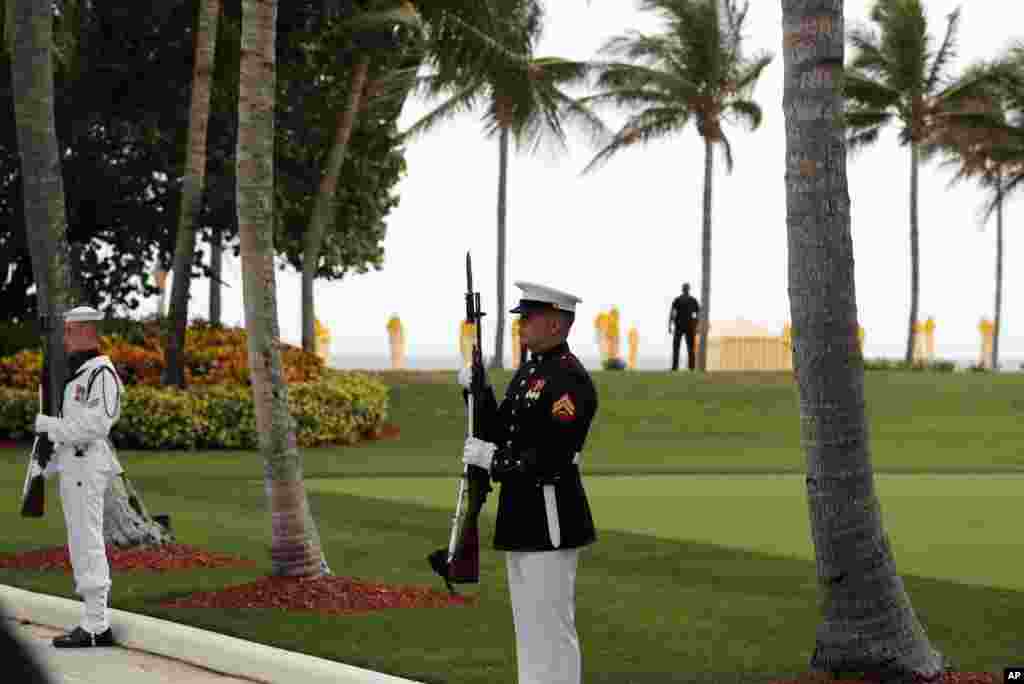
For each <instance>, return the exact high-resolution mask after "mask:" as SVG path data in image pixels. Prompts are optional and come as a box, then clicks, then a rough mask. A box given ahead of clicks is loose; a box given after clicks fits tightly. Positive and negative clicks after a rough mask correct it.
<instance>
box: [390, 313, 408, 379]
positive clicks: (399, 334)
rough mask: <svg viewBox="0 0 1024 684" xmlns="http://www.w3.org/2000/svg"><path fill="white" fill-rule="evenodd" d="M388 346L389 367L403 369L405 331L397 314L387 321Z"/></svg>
mask: <svg viewBox="0 0 1024 684" xmlns="http://www.w3.org/2000/svg"><path fill="white" fill-rule="evenodd" d="M387 328H388V344H389V346H390V347H391V367H392V368H393V369H396V370H397V369H399V368H405V331H404V330H403V329H402V321H401V319H399V318H398V314H395V315H393V316H392V317H391V318H390V319H388V325H387Z"/></svg>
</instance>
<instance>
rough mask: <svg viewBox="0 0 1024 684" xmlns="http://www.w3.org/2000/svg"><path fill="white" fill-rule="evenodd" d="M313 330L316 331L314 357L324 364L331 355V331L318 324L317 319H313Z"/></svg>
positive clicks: (318, 320)
mask: <svg viewBox="0 0 1024 684" xmlns="http://www.w3.org/2000/svg"><path fill="white" fill-rule="evenodd" d="M313 328H314V329H315V330H316V342H315V346H316V355H317V356H319V357H320V358H321V359H322V360H323V361H324V362H325V363H326V362H327V357H328V356H329V355H330V353H331V331H330V330H328V329H327V326H326V325H323V324H322V323H321V322H320V319H319V318H314V319H313Z"/></svg>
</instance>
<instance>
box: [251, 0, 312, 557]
mask: <svg viewBox="0 0 1024 684" xmlns="http://www.w3.org/2000/svg"><path fill="white" fill-rule="evenodd" d="M276 22H277V0H243V1H242V55H241V60H240V68H239V70H240V75H239V98H238V149H237V160H238V162H237V163H238V172H237V174H236V182H237V184H238V189H237V194H238V200H237V201H238V230H239V234H240V237H241V242H242V245H241V256H242V297H243V299H244V301H245V325H246V331H247V332H248V346H249V368H250V370H251V377H252V395H253V403H254V405H255V408H256V424H257V428H258V429H259V434H260V452H261V454H262V456H263V461H264V482H265V487H266V492H267V499H268V504H269V505H268V508H269V510H270V516H271V542H270V559H271V564H272V571H273V574H275V575H289V576H314V575H317V574H320V573H321V572H322V565H323V564H322V554H321V550H320V539H319V535H318V534H317V530H316V523H315V522H314V521H313V516H312V514H311V512H310V509H309V501H308V499H307V497H306V488H305V484H304V482H303V475H302V458H301V455H300V454H299V451H298V447H297V445H296V439H295V422H294V420H293V419H292V415H291V413H290V412H289V410H288V385H287V383H286V382H285V380H284V375H283V373H282V368H281V348H280V331H279V329H278V322H277V283H276V280H275V268H274V229H273V228H274V98H275V92H276V91H275V87H276V83H275V81H276V64H275V52H274V44H275V38H276Z"/></svg>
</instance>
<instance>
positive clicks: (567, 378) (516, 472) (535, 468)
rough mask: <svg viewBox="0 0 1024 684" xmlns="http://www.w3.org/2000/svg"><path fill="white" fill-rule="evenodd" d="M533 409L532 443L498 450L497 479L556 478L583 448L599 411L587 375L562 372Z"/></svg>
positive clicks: (493, 471)
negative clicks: (534, 430)
mask: <svg viewBox="0 0 1024 684" xmlns="http://www.w3.org/2000/svg"><path fill="white" fill-rule="evenodd" d="M534 411H535V415H536V416H537V420H538V423H537V425H536V432H535V433H534V439H533V440H531V442H532V443H531V444H529V445H523V446H522V447H519V448H511V449H502V448H499V449H498V451H497V452H496V453H495V455H494V461H493V464H492V466H491V477H492V478H493V479H494V480H495V481H496V482H504V481H506V480H507V479H509V478H528V479H531V480H535V481H540V482H553V481H556V480H557V479H558V478H559V477H560V476H561V474H562V473H563V472H565V471H566V470H567V469H568V468H569V466H570V465H571V464H572V463H573V459H574V458H575V457H576V454H577V453H578V452H579V451H581V450H582V449H583V443H584V441H585V440H586V436H587V431H588V430H589V429H590V423H591V421H592V420H593V418H594V414H595V413H596V411H597V394H596V392H595V391H594V387H593V385H592V384H591V383H590V381H589V378H587V376H586V375H583V374H580V373H576V372H565V373H559V374H558V375H557V376H555V377H552V378H549V381H548V382H547V383H546V384H545V386H544V390H543V392H542V393H541V396H540V399H539V401H538V402H537V406H536V407H535V408H534Z"/></svg>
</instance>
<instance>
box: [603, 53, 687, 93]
mask: <svg viewBox="0 0 1024 684" xmlns="http://www.w3.org/2000/svg"><path fill="white" fill-rule="evenodd" d="M594 70H595V72H596V73H597V74H598V76H597V83H596V84H595V88H596V89H597V90H599V91H601V90H605V91H612V90H617V89H632V90H639V89H642V90H645V91H651V92H661V93H663V94H665V95H668V96H671V97H673V98H675V99H677V100H679V101H685V102H694V101H696V100H697V99H698V98H700V97H701V95H702V89H701V87H700V86H699V85H698V84H696V83H694V82H692V81H689V80H687V79H685V78H683V77H682V76H680V75H679V74H678V73H676V72H674V71H664V70H661V69H657V68H652V67H647V66H643V65H640V64H627V63H623V62H612V63H608V64H597V65H594Z"/></svg>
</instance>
